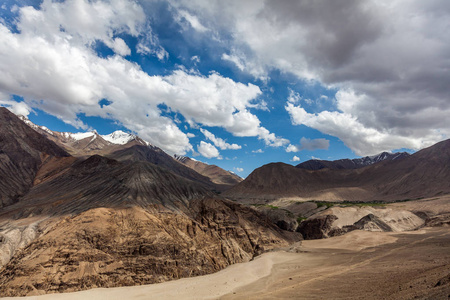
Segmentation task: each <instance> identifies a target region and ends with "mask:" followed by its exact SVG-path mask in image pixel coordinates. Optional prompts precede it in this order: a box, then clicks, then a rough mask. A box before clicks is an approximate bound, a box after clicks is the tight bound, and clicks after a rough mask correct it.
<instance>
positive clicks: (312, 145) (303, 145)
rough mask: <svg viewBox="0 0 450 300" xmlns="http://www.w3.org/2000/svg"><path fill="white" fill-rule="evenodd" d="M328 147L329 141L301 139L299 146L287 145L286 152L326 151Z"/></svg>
mask: <svg viewBox="0 0 450 300" xmlns="http://www.w3.org/2000/svg"><path fill="white" fill-rule="evenodd" d="M329 147H330V141H329V140H327V139H308V138H305V137H302V138H301V139H300V144H299V145H289V146H287V148H286V152H298V151H302V150H309V151H314V150H327V149H328V148H329Z"/></svg>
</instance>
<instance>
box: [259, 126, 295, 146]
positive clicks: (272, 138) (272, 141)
mask: <svg viewBox="0 0 450 300" xmlns="http://www.w3.org/2000/svg"><path fill="white" fill-rule="evenodd" d="M258 138H259V139H261V140H263V141H264V142H265V144H266V145H267V146H270V147H282V146H284V145H286V144H288V143H289V140H288V139H285V138H281V137H277V136H276V135H275V134H274V133H270V132H269V130H267V129H266V128H264V127H260V128H258Z"/></svg>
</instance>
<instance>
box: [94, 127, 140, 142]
mask: <svg viewBox="0 0 450 300" xmlns="http://www.w3.org/2000/svg"><path fill="white" fill-rule="evenodd" d="M102 138H103V139H105V140H107V141H108V142H110V143H113V144H117V145H125V144H126V143H129V142H130V141H132V140H134V139H136V135H134V134H131V133H126V132H123V131H122V130H117V131H114V132H113V133H110V134H107V135H102ZM144 142H145V141H144Z"/></svg>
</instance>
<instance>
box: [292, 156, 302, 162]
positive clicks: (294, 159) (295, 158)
mask: <svg viewBox="0 0 450 300" xmlns="http://www.w3.org/2000/svg"><path fill="white" fill-rule="evenodd" d="M291 161H300V157H298V156H296V155H294V157H293V158H292V159H291Z"/></svg>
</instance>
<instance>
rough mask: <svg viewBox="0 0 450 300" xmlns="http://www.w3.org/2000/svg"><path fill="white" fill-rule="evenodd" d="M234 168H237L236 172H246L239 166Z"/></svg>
mask: <svg viewBox="0 0 450 300" xmlns="http://www.w3.org/2000/svg"><path fill="white" fill-rule="evenodd" d="M233 170H235V171H236V172H239V173H241V172H244V169H243V168H239V167H234V168H233Z"/></svg>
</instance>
